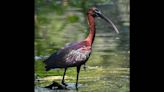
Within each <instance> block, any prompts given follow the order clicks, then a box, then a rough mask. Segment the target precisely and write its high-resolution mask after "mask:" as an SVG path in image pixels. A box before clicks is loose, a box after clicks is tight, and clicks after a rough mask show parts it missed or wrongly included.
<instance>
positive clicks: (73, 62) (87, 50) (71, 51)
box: [44, 7, 119, 88]
mask: <svg viewBox="0 0 164 92" xmlns="http://www.w3.org/2000/svg"><path fill="white" fill-rule="evenodd" d="M96 17H100V18H102V19H104V20H105V21H107V22H108V23H110V24H111V25H112V26H113V28H114V30H115V31H116V33H119V31H118V30H117V28H116V26H115V25H114V24H113V23H112V21H111V20H109V19H108V18H107V17H105V16H104V15H103V14H102V13H101V11H100V10H98V9H97V8H95V7H92V8H90V9H89V10H88V12H87V19H88V25H89V35H88V36H87V38H86V39H85V40H83V41H80V42H76V43H71V44H69V45H67V46H65V47H64V48H62V49H60V50H59V51H57V52H56V53H54V54H52V55H51V56H50V57H49V58H48V59H47V60H45V61H44V63H45V64H46V66H45V68H46V71H48V70H50V69H54V68H64V69H65V70H64V74H63V79H62V82H61V83H62V84H63V85H65V86H67V84H65V83H64V76H65V74H66V70H67V68H68V67H77V78H76V85H75V86H76V88H77V85H78V76H79V72H80V67H81V65H84V64H85V63H86V62H87V60H88V58H89V57H90V54H91V52H92V43H93V41H94V37H95V32H96V29H95V18H96Z"/></svg>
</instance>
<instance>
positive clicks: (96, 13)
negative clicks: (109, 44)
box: [87, 7, 119, 33]
mask: <svg viewBox="0 0 164 92" xmlns="http://www.w3.org/2000/svg"><path fill="white" fill-rule="evenodd" d="M87 13H88V14H90V15H92V16H93V17H100V18H102V19H104V20H105V21H107V22H108V23H110V24H111V25H112V26H113V28H114V30H115V31H116V33H119V31H118V29H117V27H116V26H115V25H114V23H113V22H112V21H111V20H110V19H109V18H107V17H105V16H104V15H103V13H102V12H101V11H100V10H99V9H97V8H96V7H92V8H90V9H89V10H88V12H87Z"/></svg>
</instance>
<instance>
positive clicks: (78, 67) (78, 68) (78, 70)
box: [76, 66, 81, 89]
mask: <svg viewBox="0 0 164 92" xmlns="http://www.w3.org/2000/svg"><path fill="white" fill-rule="evenodd" d="M80 67H81V66H77V77H76V89H77V86H78V78H79V72H80Z"/></svg>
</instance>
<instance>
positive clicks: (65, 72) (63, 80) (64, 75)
mask: <svg viewBox="0 0 164 92" xmlns="http://www.w3.org/2000/svg"><path fill="white" fill-rule="evenodd" d="M66 70H67V68H65V69H64V74H63V79H62V84H63V85H65V86H67V84H66V83H64V77H65V74H66Z"/></svg>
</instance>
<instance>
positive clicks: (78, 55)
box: [44, 41, 89, 68]
mask: <svg viewBox="0 0 164 92" xmlns="http://www.w3.org/2000/svg"><path fill="white" fill-rule="evenodd" d="M84 48H85V42H84V41H82V42H79V43H71V44H69V45H66V46H65V47H64V48H62V49H60V50H59V51H58V52H56V53H54V54H52V55H51V56H50V57H49V58H48V59H47V60H45V61H44V63H45V64H46V65H47V67H51V68H53V67H64V66H67V65H70V64H72V63H71V62H73V63H75V62H77V61H82V60H83V59H86V56H85V54H87V53H89V52H87V53H86V52H82V50H84Z"/></svg>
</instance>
